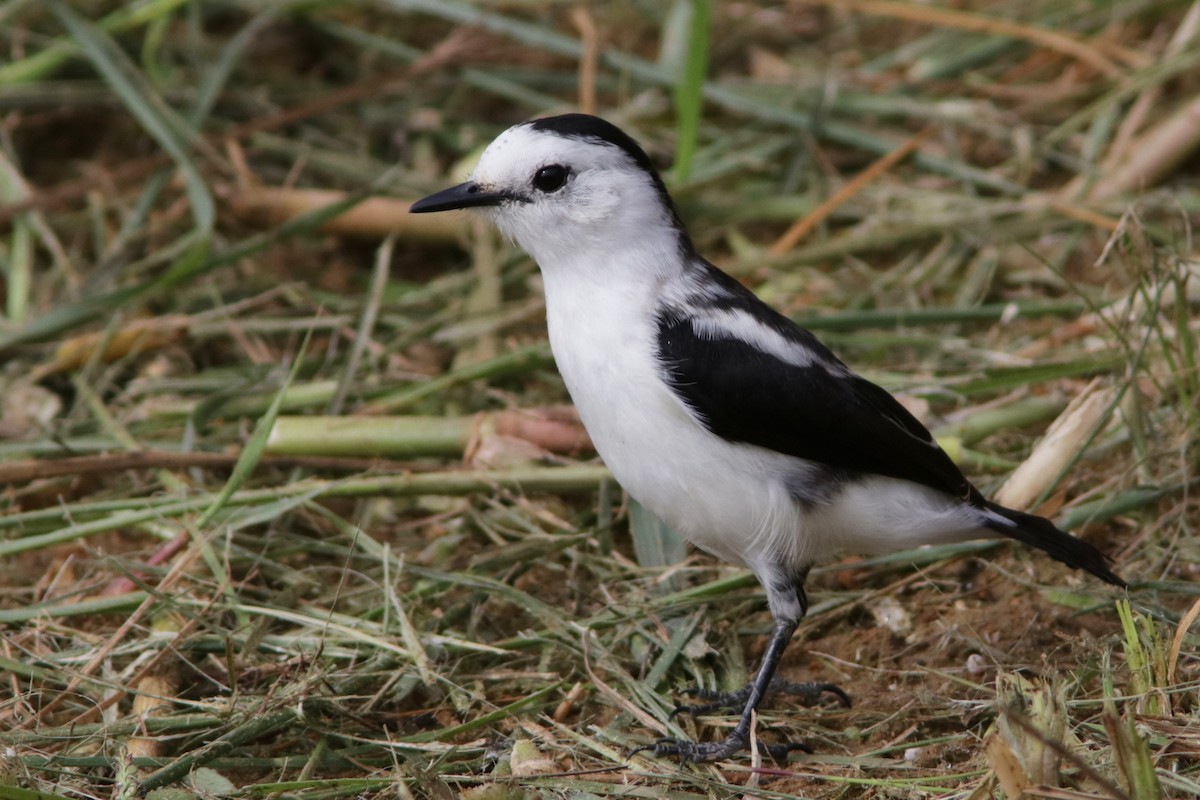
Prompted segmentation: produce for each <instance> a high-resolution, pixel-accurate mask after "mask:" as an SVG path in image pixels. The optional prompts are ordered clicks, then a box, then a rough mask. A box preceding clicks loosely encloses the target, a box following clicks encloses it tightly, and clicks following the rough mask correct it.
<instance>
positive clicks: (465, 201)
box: [408, 181, 515, 214]
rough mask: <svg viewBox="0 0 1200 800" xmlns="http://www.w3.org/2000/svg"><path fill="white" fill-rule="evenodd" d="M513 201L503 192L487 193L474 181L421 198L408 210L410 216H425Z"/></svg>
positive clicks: (510, 196) (511, 197)
mask: <svg viewBox="0 0 1200 800" xmlns="http://www.w3.org/2000/svg"><path fill="white" fill-rule="evenodd" d="M513 199H515V198H514V197H513V196H512V195H510V194H507V193H505V192H488V191H485V190H484V189H482V188H481V187H480V186H479V184H477V183H475V182H474V181H467V182H466V183H460V184H459V185H458V186H451V187H450V188H449V189H443V190H442V191H440V192H436V193H435V194H431V195H429V196H428V197H423V198H421V199H420V200H418V201H417V202H415V203H413V204H412V207H411V208H409V209H408V211H409V213H410V214H426V213H429V212H432V211H453V210H454V209H457V208H478V207H479V206H498V205H500V204H501V203H503V202H504V201H505V200H513Z"/></svg>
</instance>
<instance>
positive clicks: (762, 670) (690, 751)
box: [633, 619, 808, 762]
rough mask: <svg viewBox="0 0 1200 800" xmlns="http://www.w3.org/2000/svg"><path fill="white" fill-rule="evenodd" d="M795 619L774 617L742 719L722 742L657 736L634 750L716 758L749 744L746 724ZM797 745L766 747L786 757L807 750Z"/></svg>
mask: <svg viewBox="0 0 1200 800" xmlns="http://www.w3.org/2000/svg"><path fill="white" fill-rule="evenodd" d="M799 623H800V620H799V619H778V620H776V621H775V627H774V628H772V630H771V639H770V641H769V642H767V651H766V653H764V654H763V660H762V665H761V666H759V668H758V674H756V675H755V676H754V682H753V683H751V684H750V686H749V687H748V688H749V693H748V694H747V696H746V704H745V706H744V707H743V708H742V718H741V719H739V720H738V724H737V726H736V727H735V728H734V729H733V731H732V732H731V733H730V734H729V736H727V737H726V738H725V741H723V742H686V741H680V740H678V739H661V740H659V741H658V742H656V743H655V744H652V745H646V746H645V747H639V748H637V750H634V751H633V752H634V753H638V752H641V751H642V750H651V751H653V752H654V755H656V756H677V757H678V758H679V760H680V761H697V762H699V761H720V760H722V759H726V758H729V757H730V756H732V755H733V754H734V753H736V752H738V751H739V750H743V749H745V748H746V746H747V745H748V744H749V743H750V724H751V722H752V720H753V715H754V712H755V711H757V710H758V706H759V704H760V703H761V702H762V699H763V697H765V696H766V694H767V692H768V690H769V689H770V686H771V681H772V679H773V678H774V677H775V670H776V669H777V668H778V666H779V659H780V658H781V657H782V656H783V651H784V650H785V649H786V648H787V645H788V642H789V641H791V638H792V634H793V633H794V632H795V631H796V626H797V625H799ZM807 749H808V748H806V747H805V746H804V745H800V744H783V745H769V746H768V747H767V750H768V751H769V752H770V754H771V756H772V758H776V759H786V758H787V754H788V753H789V752H790V751H792V750H807Z"/></svg>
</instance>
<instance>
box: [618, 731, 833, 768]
mask: <svg viewBox="0 0 1200 800" xmlns="http://www.w3.org/2000/svg"><path fill="white" fill-rule="evenodd" d="M746 747H747V742H746V740H745V738H744V737H741V736H736V735H734V736H730V737H729V738H728V739H726V740H725V741H723V742H689V741H687V740H686V739H673V738H666V739H659V740H658V741H656V742H655V743H654V744H646V745H642V746H641V747H638V748H635V749H634V750H633V751H632V752H631V753H630V754H629V757H630V758H633V757H634V756H635V755H637V754H638V753H641V752H645V751H650V752H651V753H653V754H654V755H656V756H659V757H674V758H678V759H679V762H680V763H681V764H686V763H688V762H689V761H690V762H692V763H694V764H701V763H706V762H710V761H723V760H725V759H727V758H729V757H730V756H732V755H734V754H735V753H737V752H739V751H741V750H744V749H746ZM758 747H759V749H760V750H761V751H763V752H765V753H767V754H768V755H769V756H770V757H771V759H772V760H773V761H776V762H779V763H782V762H784V761H787V758H788V753H792V752H794V751H797V750H799V751H801V752H804V753H811V752H812V748H810V747H809V746H808V745H806V744H803V743H801V742H782V743H780V744H759V745H758Z"/></svg>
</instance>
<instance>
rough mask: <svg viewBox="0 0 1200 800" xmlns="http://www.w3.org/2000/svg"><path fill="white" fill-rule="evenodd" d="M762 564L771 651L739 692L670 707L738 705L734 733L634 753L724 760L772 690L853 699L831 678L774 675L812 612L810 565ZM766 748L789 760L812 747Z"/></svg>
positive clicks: (742, 742) (812, 699)
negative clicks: (797, 679)
mask: <svg viewBox="0 0 1200 800" xmlns="http://www.w3.org/2000/svg"><path fill="white" fill-rule="evenodd" d="M759 566H760V568H759V569H756V570H755V573H756V574H757V575H758V579H759V580H760V581H761V582H762V585H763V587H764V588H765V589H766V590H767V602H768V603H769V604H770V606H771V615H772V616H773V617H774V618H775V627H774V628H772V629H771V638H770V640H769V641H768V642H767V650H766V652H765V653H764V654H763V659H762V664H761V665H760V666H759V668H758V673H757V674H755V676H754V680H753V681H751V682H750V685H748V686H747V687H746V688H744V689H742V690H740V691H737V692H729V693H717V692H714V693H711V694H702V695H701V697H703V699H705V700H708V701H709V702H708V703H705V704H701V705H696V706H680V707H678V708H676V709H675V710H674V711H673V712H672V716H674V715H675V714H678V713H680V712H683V711H687V712H691V713H695V712H703V711H711V710H714V709H717V708H739V707H740V708H741V709H742V716H741V719H739V720H738V724H737V726H736V727H734V729H733V732H732V733H730V734H729V736H727V737H726V738H725V741H723V742H709V743H698V742H687V741H680V740H679V739H660V740H659V741H658V742H656V743H655V744H652V745H647V746H645V747H639V748H637V749H636V750H634V751H633V752H634V753H638V752H641V751H642V750H652V751H653V752H654V754H655V755H658V756H678V757H679V760H680V761H720V760H721V759H724V758H728V757H729V756H731V755H733V754H734V753H736V752H738V751H739V750H742V749H744V748H745V747H746V746H747V745H748V744H749V743H750V725H751V724H752V723H753V720H754V712H755V711H757V710H758V707H759V705H760V704H761V703H762V701H763V698H764V697H766V696H767V695H768V694H769V693H771V692H786V693H788V694H796V695H799V696H800V697H801V698H803V699H804V700H805V704H806V705H813V704H814V703H816V702H817V700H818V699H820V697H821V695H822V694H823V693H825V692H830V693H832V694H834V695H836V696H837V697H838V698H839V699H840V700H841V701H842V702H843V703H845V704H846V705H847V706H848V705H850V698H849V697H847V696H846V693H845V692H843V691H842V690H841V689H840V688H838V687H837V686H834V685H833V684H831V683H789V682H787V681H782V680H776V678H775V671H776V669H777V668H778V666H779V659H780V658H782V657H783V651H784V650H785V649H787V646H788V642H790V641H791V639H792V634H793V633H795V632H796V627H797V626H798V625H799V624H800V620H801V619H803V618H804V615H805V613H807V611H808V597H807V596H806V595H805V594H804V579H805V577H806V576H807V574H808V568H807V567H803V568H801V569H788V568H786V567H781V566H779V565H772V564H765V565H759ZM697 693H698V694H699V692H697ZM765 749H766V750H767V752H769V753H770V754H771V757H772V758H774V759H775V760H777V761H783V760H786V759H787V754H788V753H789V752H791V751H792V750H805V751H808V747H806V746H804V745H803V744H792V743H788V744H774V745H767V746H766V748H765Z"/></svg>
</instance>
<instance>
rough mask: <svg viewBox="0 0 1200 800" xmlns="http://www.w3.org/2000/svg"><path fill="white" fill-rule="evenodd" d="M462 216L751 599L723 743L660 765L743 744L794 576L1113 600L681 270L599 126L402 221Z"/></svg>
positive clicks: (1029, 521) (517, 136)
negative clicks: (1085, 592)
mask: <svg viewBox="0 0 1200 800" xmlns="http://www.w3.org/2000/svg"><path fill="white" fill-rule="evenodd" d="M462 208H479V209H483V210H485V211H486V212H487V214H488V216H489V217H490V218H491V219H492V220H493V221H494V222H495V224H496V225H497V226H498V227H499V228H500V230H501V231H503V232H504V233H505V234H506V235H507V236H509V237H510V238H512V239H515V240H516V242H517V243H518V244H520V246H521V247H523V248H524V249H525V250H526V251H527V252H528V253H529V254H530V255H531V256H533V258H534V260H535V261H537V264H538V266H539V267H540V269H541V271H542V275H543V278H544V284H545V291H546V315H547V321H548V325H549V332H550V346H551V349H552V350H553V353H554V359H555V361H556V362H557V364H558V369H559V371H560V372H561V374H562V377H563V380H564V382H565V383H566V386H567V389H568V390H569V392H570V394H571V398H572V400H573V401H574V403H575V405H576V407H577V408H578V410H579V414H580V417H581V418H582V420H583V423H584V426H585V427H586V428H587V430H588V433H589V434H590V435H591V438H592V441H593V442H594V443H595V446H596V450H597V451H598V452H599V454H600V455H601V457H603V459H604V462H605V463H606V464H607V465H608V467H609V469H610V470H611V471H612V473H613V475H614V476H615V477H616V479H617V480H618V481H619V482H620V484H621V485H622V486H623V487H624V488H625V490H626V491H628V492H629V494H630V495H631V496H633V497H634V498H635V499H637V501H638V502H640V503H641V504H642V505H643V506H644V507H646V508H647V509H649V510H650V511H651V512H653V513H654V514H655V515H657V516H658V517H659V518H660V519H662V520H663V521H664V522H666V523H667V524H668V525H670V526H671V527H672V528H674V529H676V530H678V531H679V532H680V533H682V534H683V535H684V536H685V537H687V538H688V539H689V540H690V541H691V542H693V543H694V544H696V545H698V546H699V547H701V548H703V549H705V550H707V551H709V552H711V553H713V554H715V555H717V556H719V557H721V558H723V559H726V560H728V561H731V562H733V563H735V564H741V565H745V566H746V567H748V568H749V569H750V570H752V571H753V572H754V574H755V576H757V578H758V580H759V582H760V583H761V584H762V586H763V588H764V589H765V590H766V595H767V602H768V604H769V606H770V610H771V614H772V616H773V618H774V621H775V624H774V628H773V631H772V634H771V638H770V641H769V644H768V646H767V649H766V652H765V654H764V656H763V660H762V665H761V666H760V668H759V671H758V673H757V674H756V676H755V678H754V680H753V682H752V683H751V685H750V686H749V687H747V691H746V692H745V693H744V697H745V702H744V708H743V712H742V716H741V719H740V721H739V722H738V724H737V726H736V727H735V728H734V729H733V732H732V733H731V734H730V735H729V736H728V738H727V739H725V740H724V741H722V742H714V743H693V742H688V741H681V740H663V741H660V742H659V743H658V744H657V745H655V746H654V747H653V748H652V749H653V750H654V751H655V752H656V753H657V754H660V755H675V756H678V757H680V758H681V759H683V760H688V761H711V760H717V759H724V758H727V757H729V756H730V755H732V754H734V753H736V752H737V751H739V750H741V749H743V748H745V747H746V746H747V744H748V742H749V738H750V737H749V734H750V725H751V724H752V714H753V712H754V711H755V710H756V709H757V708H758V705H759V703H760V701H761V700H762V698H763V695H764V694H765V693H766V692H767V691H768V690H769V689H770V687H771V682H772V679H773V677H774V674H775V669H776V666H777V664H778V662H779V659H780V656H781V655H782V654H783V651H784V648H785V647H786V646H787V644H788V641H789V640H790V639H791V636H792V634H793V632H794V631H795V629H796V627H797V625H798V623H799V621H800V620H801V618H802V617H803V616H804V614H805V611H806V608H807V600H806V597H805V593H804V582H805V577H806V575H807V574H808V571H809V568H810V567H811V566H812V565H813V564H814V563H817V562H820V561H825V560H828V559H830V558H831V557H832V556H835V555H837V554H840V553H857V554H872V553H882V552H888V551H895V550H902V549H906V548H911V547H916V546H918V545H925V544H938V543H946V542H958V541H963V540H969V539H979V538H995V537H1010V538H1012V539H1016V540H1018V541H1020V542H1024V543H1025V544H1027V545H1031V546H1033V547H1036V548H1038V549H1040V550H1044V551H1045V552H1046V553H1048V554H1049V555H1050V556H1052V557H1053V558H1056V559H1058V560H1059V561H1062V562H1064V563H1066V564H1069V565H1071V566H1072V567H1078V568H1080V569H1084V570H1087V571H1088V572H1090V573H1092V574H1093V575H1095V576H1096V577H1098V578H1100V579H1101V580H1104V581H1107V582H1108V583H1111V584H1115V585H1117V586H1124V585H1125V583H1124V581H1122V580H1121V579H1120V578H1119V577H1117V575H1115V574H1114V573H1113V572H1112V571H1111V570H1110V569H1109V567H1108V564H1107V561H1106V558H1105V557H1104V556H1103V555H1102V554H1101V553H1100V552H1099V551H1098V550H1097V549H1096V548H1094V547H1093V546H1092V545H1090V544H1088V543H1086V542H1084V541H1082V540H1080V539H1077V538H1075V537H1073V536H1070V535H1069V534H1066V533H1064V532H1062V531H1060V530H1059V529H1057V528H1056V527H1055V526H1054V525H1053V524H1052V523H1051V522H1050V521H1048V520H1046V519H1043V518H1042V517H1038V516H1034V515H1032V514H1026V513H1023V512H1020V511H1014V510H1012V509H1009V508H1005V507H1003V506H1000V505H998V504H996V503H993V502H990V501H989V500H987V499H986V498H984V497H983V495H981V494H980V492H979V491H978V490H977V489H976V488H975V487H974V486H972V485H971V483H970V482H969V481H968V480H967V479H966V478H965V477H964V476H963V473H962V472H961V471H960V470H959V468H958V467H957V466H956V465H955V464H954V462H953V461H952V460H951V459H950V457H949V456H947V455H946V453H945V452H944V451H943V450H942V449H941V448H940V447H939V446H938V445H937V443H936V442H935V441H934V438H933V436H931V435H930V433H929V431H928V430H926V428H925V427H924V426H923V425H922V424H921V423H920V422H918V421H917V419H916V418H915V417H914V416H913V415H912V414H910V413H909V412H908V411H907V410H906V409H905V408H904V406H902V405H901V404H900V403H899V402H897V401H896V400H895V398H893V397H892V396H891V395H890V394H888V392H886V391H885V390H884V389H881V388H880V387H878V386H876V385H875V384H873V383H871V382H870V381H867V380H865V379H864V378H861V377H859V376H858V375H856V374H855V373H854V372H852V371H851V370H850V368H849V367H847V366H846V365H845V364H843V363H842V362H841V361H840V360H838V358H837V357H836V356H835V355H834V354H833V353H832V352H830V351H829V349H828V348H826V347H825V346H824V345H823V344H821V343H820V342H819V341H817V339H816V338H815V337H814V336H813V335H812V334H811V333H809V332H808V331H806V330H804V329H803V328H801V327H799V326H797V325H796V324H795V323H793V322H792V321H791V320H789V319H788V318H787V317H785V316H783V315H782V314H779V313H778V312H776V311H775V310H773V309H772V308H770V307H769V306H768V305H766V304H765V303H764V302H763V301H761V300H760V299H759V298H758V297H756V296H755V295H754V294H753V293H752V292H750V291H749V290H748V289H746V288H745V287H744V286H742V285H741V284H740V283H738V282H737V281H736V280H734V279H733V278H731V277H730V276H729V275H727V274H725V273H724V272H722V271H721V270H719V269H717V268H716V267H715V266H713V265H712V264H710V263H709V262H708V261H706V260H705V259H704V258H702V257H701V256H700V255H698V254H697V253H696V250H695V247H694V246H693V244H692V240H691V237H690V236H689V235H688V232H687V230H686V228H685V227H684V225H683V223H682V222H681V221H680V218H679V214H678V212H677V211H676V208H675V204H674V203H673V202H672V200H671V197H670V195H668V193H667V189H666V187H665V185H664V184H663V181H662V178H661V177H660V176H659V174H658V173H657V172H656V171H655V169H654V167H653V165H652V164H651V162H650V159H649V158H648V157H647V156H646V153H645V152H644V151H643V150H642V148H641V147H639V146H638V144H637V143H636V142H635V141H634V140H633V139H632V138H630V137H629V136H628V135H627V134H625V133H624V132H622V131H621V130H620V129H619V128H617V127H616V126H614V125H612V124H611V123H608V122H606V121H604V120H602V119H599V118H597V117H593V116H589V115H585V114H566V115H563V116H556V117H549V118H545V119H538V120H534V121H532V122H526V123H522V124H519V125H515V126H513V127H512V128H509V129H508V130H506V131H505V132H504V133H502V134H501V135H500V136H499V137H497V138H496V140H495V141H493V142H492V143H491V144H490V145H489V146H488V147H487V149H486V150H484V152H483V154H482V156H481V157H480V159H479V162H478V165H477V166H476V168H475V170H474V173H473V174H472V176H471V178H470V180H468V181H467V182H466V183H462V184H459V185H458V186H454V187H452V188H450V189H446V190H445V191H441V192H438V193H436V194H433V195H431V196H429V197H426V198H424V199H423V200H420V201H418V202H417V203H415V204H414V205H413V206H412V211H413V212H417V213H421V212H432V211H449V210H451V209H462ZM809 688H810V689H811V690H812V691H819V690H820V689H822V688H827V689H832V690H834V691H836V692H839V693H840V690H837V689H836V688H835V687H823V686H821V685H814V686H810V687H809ZM842 696H843V697H844V694H843V695H842Z"/></svg>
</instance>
